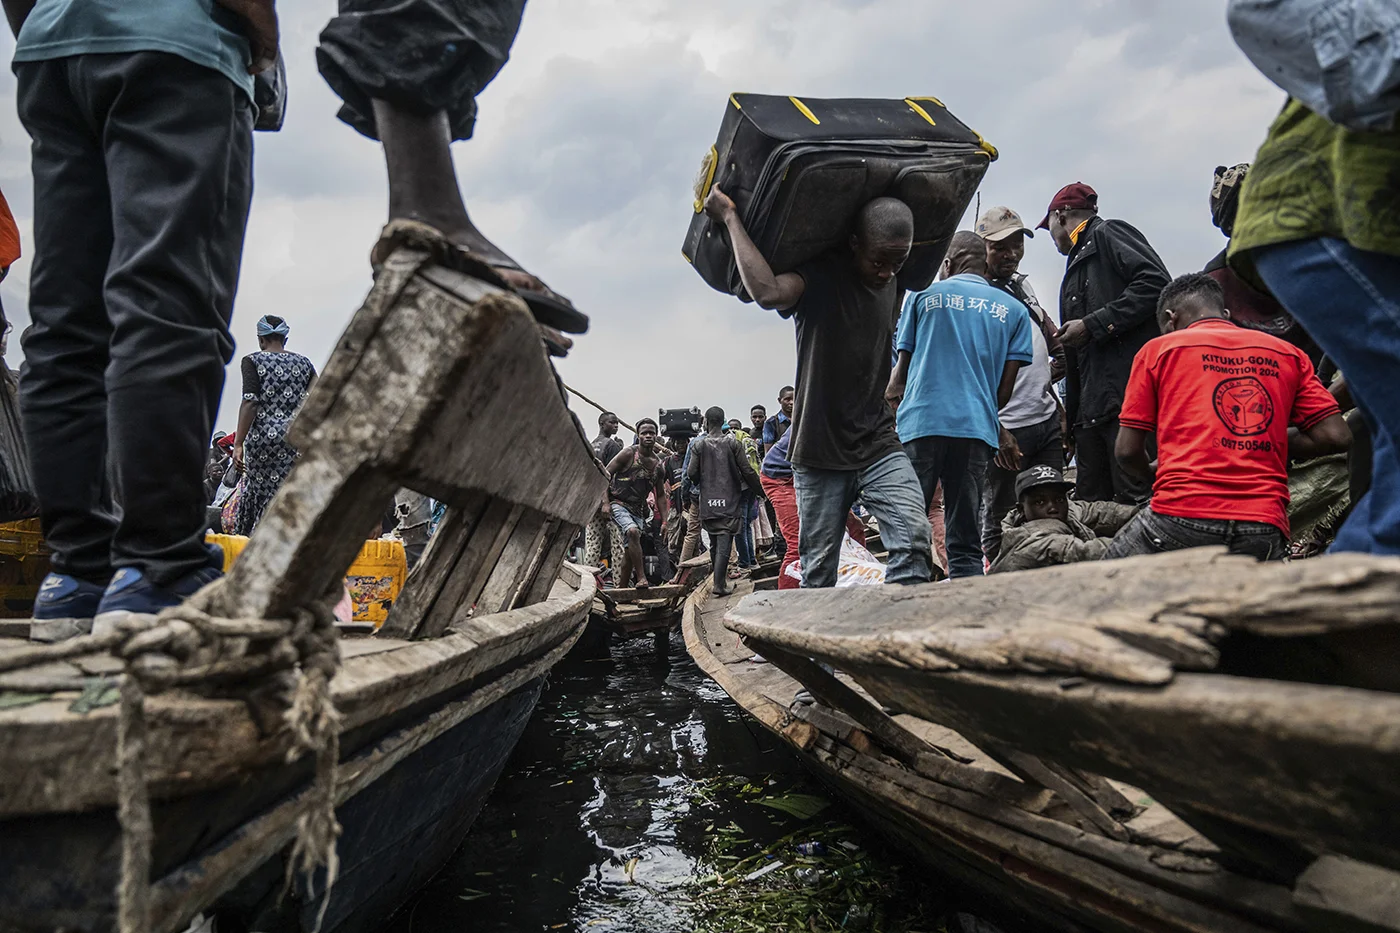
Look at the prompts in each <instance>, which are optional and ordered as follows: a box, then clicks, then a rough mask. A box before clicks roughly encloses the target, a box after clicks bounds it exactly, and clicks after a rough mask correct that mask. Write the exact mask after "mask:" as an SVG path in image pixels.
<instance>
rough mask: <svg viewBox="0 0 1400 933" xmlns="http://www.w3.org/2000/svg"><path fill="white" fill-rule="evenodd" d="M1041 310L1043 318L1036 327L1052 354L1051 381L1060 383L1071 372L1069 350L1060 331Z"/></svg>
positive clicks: (1046, 347) (1047, 349)
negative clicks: (1061, 337)
mask: <svg viewBox="0 0 1400 933" xmlns="http://www.w3.org/2000/svg"><path fill="white" fill-rule="evenodd" d="M1044 311H1045V309H1044V308H1042V309H1041V318H1040V321H1039V323H1038V324H1037V325H1036V326H1038V327H1039V328H1040V333H1041V336H1043V337H1044V338H1045V349H1046V351H1047V352H1048V353H1049V354H1050V381H1051V382H1059V381H1060V380H1061V379H1063V378H1065V373H1066V372H1068V371H1069V349H1068V348H1067V347H1066V346H1065V343H1064V341H1063V340H1061V339H1060V330H1059V328H1058V327H1056V326H1055V325H1054V323H1053V322H1052V321H1051V320H1050V315H1048V314H1045V313H1044Z"/></svg>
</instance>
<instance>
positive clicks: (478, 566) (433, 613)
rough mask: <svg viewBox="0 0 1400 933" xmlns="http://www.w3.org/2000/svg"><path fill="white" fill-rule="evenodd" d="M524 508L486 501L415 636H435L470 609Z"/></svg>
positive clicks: (501, 501) (504, 502) (498, 501)
mask: <svg viewBox="0 0 1400 933" xmlns="http://www.w3.org/2000/svg"><path fill="white" fill-rule="evenodd" d="M524 511H525V510H524V508H523V507H521V506H518V505H512V504H511V503H509V502H507V501H505V500H504V499H492V500H490V501H489V502H488V503H487V505H486V510H485V512H484V513H483V514H482V516H481V520H480V521H479V522H477V524H476V527H475V528H473V529H472V533H471V537H470V538H468V539H467V543H466V546H465V547H463V548H462V551H461V553H460V554H459V555H458V556H457V563H456V564H455V565H454V566H453V568H452V572H451V573H450V574H448V577H447V579H446V580H445V581H444V582H443V585H442V589H441V591H440V592H439V594H438V598H437V599H436V600H434V601H433V606H432V608H431V609H429V610H428V613H427V615H425V616H424V617H423V621H422V623H421V624H420V625H419V626H418V631H417V632H415V633H414V637H416V638H436V637H437V636H439V635H441V634H442V633H443V632H444V631H446V630H447V627H448V626H449V625H451V624H452V622H453V620H454V619H456V618H457V614H458V613H459V612H464V611H466V610H468V609H470V608H471V605H472V603H474V602H475V601H476V597H477V595H479V594H480V592H481V587H482V586H484V585H485V582H486V578H487V576H488V575H489V574H490V573H491V571H492V570H493V569H495V566H496V561H497V559H498V558H499V557H500V556H501V551H503V550H504V549H505V546H506V542H507V541H509V540H510V535H511V532H512V531H514V530H515V525H516V523H517V522H519V521H520V516H521V515H522V514H524Z"/></svg>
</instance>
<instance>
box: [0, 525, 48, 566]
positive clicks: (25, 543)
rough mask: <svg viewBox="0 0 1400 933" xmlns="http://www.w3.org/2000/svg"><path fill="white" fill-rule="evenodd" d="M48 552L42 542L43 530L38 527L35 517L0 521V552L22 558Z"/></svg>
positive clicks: (46, 546)
mask: <svg viewBox="0 0 1400 933" xmlns="http://www.w3.org/2000/svg"><path fill="white" fill-rule="evenodd" d="M48 553H49V547H48V545H47V544H45V543H44V532H43V531H42V530H41V529H40V527H39V520H38V519H37V518H26V519H24V520H23V521H18V522H4V523H0V554H4V555H5V556H7V557H18V558H20V559H21V560H23V559H24V558H26V557H33V556H35V555H38V554H44V555H47V554H48Z"/></svg>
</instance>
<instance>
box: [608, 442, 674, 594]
mask: <svg viewBox="0 0 1400 933" xmlns="http://www.w3.org/2000/svg"><path fill="white" fill-rule="evenodd" d="M604 472H606V473H607V475H608V510H609V511H610V512H611V513H612V517H613V521H614V522H616V523H617V529H618V531H620V532H621V533H622V539H623V551H622V560H621V564H622V572H621V573H619V574H617V575H616V576H614V577H613V585H614V586H620V587H628V586H631V585H632V579H633V577H634V576H635V577H636V580H637V589H639V590H640V589H645V588H646V587H648V586H650V585H651V581H650V580H648V579H647V571H646V562H645V561H644V560H643V558H642V529H643V528H645V527H647V497H648V496H650V495H653V494H654V495H655V496H656V512H657V517H658V518H660V519H661V524H662V526H663V527H665V524H666V505H667V502H668V499H667V496H666V471H665V470H663V469H662V468H661V457H660V456H659V455H658V453H657V449H656V422H655V421H652V420H651V419H650V418H643V419H641V420H640V421H638V422H637V446H635V447H624V448H623V449H622V451H621V452H620V453H619V454H618V455H617V456H616V457H613V459H612V462H611V463H609V464H608V466H607V469H606V470H605V471H604Z"/></svg>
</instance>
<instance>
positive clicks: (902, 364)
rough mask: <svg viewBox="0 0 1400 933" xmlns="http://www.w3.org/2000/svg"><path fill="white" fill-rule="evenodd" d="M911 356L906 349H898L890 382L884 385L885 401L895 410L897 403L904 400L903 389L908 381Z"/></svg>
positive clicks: (897, 407) (896, 409) (897, 406)
mask: <svg viewBox="0 0 1400 933" xmlns="http://www.w3.org/2000/svg"><path fill="white" fill-rule="evenodd" d="M912 357H913V354H912V353H910V352H909V351H908V350H900V351H899V358H898V359H896V360H895V364H894V369H893V370H892V371H891V372H890V384H889V385H888V386H886V387H885V401H887V402H889V403H890V407H891V408H893V409H894V410H895V411H899V403H900V402H902V401H904V389H905V386H906V385H907V383H908V381H909V360H910V359H911V358H912Z"/></svg>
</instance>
